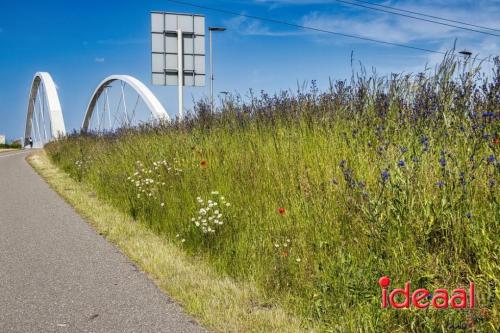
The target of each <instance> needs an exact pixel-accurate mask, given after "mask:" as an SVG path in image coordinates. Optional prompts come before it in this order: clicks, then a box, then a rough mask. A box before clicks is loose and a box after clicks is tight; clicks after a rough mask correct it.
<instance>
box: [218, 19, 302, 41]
mask: <svg viewBox="0 0 500 333" xmlns="http://www.w3.org/2000/svg"><path fill="white" fill-rule="evenodd" d="M224 24H225V25H226V26H227V27H228V28H230V31H236V32H237V33H239V34H241V35H246V36H270V37H282V36H296V35H301V34H304V32H303V31H301V30H296V29H295V30H283V29H276V28H271V27H270V26H269V25H267V24H265V23H263V22H261V21H258V20H254V19H249V18H246V17H244V16H236V17H234V18H231V19H229V20H226V21H224Z"/></svg>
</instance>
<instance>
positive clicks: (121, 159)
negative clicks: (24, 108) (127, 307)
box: [46, 62, 500, 332]
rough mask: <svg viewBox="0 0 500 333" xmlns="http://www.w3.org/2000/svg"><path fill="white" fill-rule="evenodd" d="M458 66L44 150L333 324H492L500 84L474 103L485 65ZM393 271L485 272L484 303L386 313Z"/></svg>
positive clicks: (220, 267) (357, 81)
mask: <svg viewBox="0 0 500 333" xmlns="http://www.w3.org/2000/svg"><path fill="white" fill-rule="evenodd" d="M454 66H456V65H455V64H454V63H453V62H449V63H445V64H444V65H443V66H442V67H441V68H439V69H438V72H437V73H436V75H433V76H429V77H427V79H424V78H423V77H410V76H408V77H405V76H400V77H397V78H396V79H393V80H391V81H389V80H388V79H380V78H371V79H369V78H363V77H357V78H354V79H353V81H352V82H351V85H350V87H346V85H345V84H344V85H342V84H339V83H337V84H335V85H332V88H331V90H330V91H329V92H327V93H323V94H320V93H319V92H317V90H316V89H315V88H314V87H313V90H312V91H311V93H307V94H304V93H300V94H299V95H298V96H289V95H287V94H282V95H279V96H275V97H270V96H267V95H265V94H264V95H262V96H260V97H259V98H253V99H252V100H251V103H246V104H242V103H241V102H239V101H238V100H237V99H235V100H230V101H228V102H227V103H226V106H225V108H224V110H222V113H221V114H219V115H215V116H211V115H210V114H208V113H207V112H206V105H203V103H200V104H199V106H198V115H197V117H196V118H194V119H189V120H187V121H185V122H184V123H180V124H179V123H177V124H173V125H165V126H162V127H158V128H143V129H138V130H129V131H123V132H122V133H121V134H118V135H108V136H73V137H70V138H67V139H63V140H60V141H58V142H55V143H52V144H50V145H48V146H47V147H46V151H47V152H48V154H49V156H50V157H51V158H52V160H53V161H54V162H55V163H56V164H57V165H59V166H60V167H61V168H62V169H63V170H65V171H66V172H68V173H69V174H70V175H71V176H72V177H73V178H74V179H76V180H78V181H81V182H83V183H85V184H86V185H88V186H90V187H91V188H92V189H93V190H94V191H95V192H96V193H97V195H98V197H99V198H101V199H102V200H104V201H106V202H108V203H110V204H111V205H113V206H114V207H116V208H118V209H119V210H120V211H121V212H123V213H125V214H128V215H129V216H131V217H133V218H134V219H136V220H138V221H140V222H141V223H143V224H144V225H147V226H148V227H149V228H150V229H151V230H153V231H154V232H155V233H158V234H161V235H164V236H165V237H168V238H169V239H171V240H172V241H175V242H176V244H177V245H178V247H180V248H182V249H183V250H184V251H185V252H186V253H188V254H189V255H191V256H193V257H196V258H201V259H202V260H203V261H204V262H207V263H208V264H209V265H210V266H211V267H212V268H213V269H214V270H215V271H216V272H217V273H218V274H219V276H221V277H224V276H229V277H231V278H234V279H236V280H237V281H242V282H251V283H253V284H255V285H256V286H257V288H258V289H259V290H260V291H261V292H262V293H263V294H264V295H265V297H266V298H269V299H270V300H272V302H276V303H278V304H280V305H281V306H283V307H284V308H286V309H288V311H289V313H291V314H293V315H296V316H300V317H301V318H303V320H305V321H308V322H309V323H310V324H312V325H319V326H320V327H321V329H322V330H324V331H332V332H333V331H334V332H346V331H367V332H382V331H401V332H406V331H415V332H422V331H428V332H436V331H443V332H445V331H460V330H475V331H485V332H489V331H495V327H497V326H498V323H499V315H498V305H499V302H498V296H499V292H498V289H496V287H495V286H498V283H499V282H500V281H499V276H500V266H499V263H498V259H499V258H498V257H499V244H500V242H499V239H500V232H499V231H500V228H499V225H500V205H499V202H498V200H499V199H498V198H500V188H499V186H498V182H499V181H500V171H499V170H500V163H499V162H498V159H500V154H499V151H500V147H499V145H498V135H499V132H500V127H499V114H498V112H499V110H498V104H497V102H495V98H494V97H491V96H498V94H499V89H500V88H499V86H500V85H499V84H498V77H496V78H497V81H496V82H497V83H496V84H495V77H494V79H493V83H489V82H482V83H483V84H485V86H484V87H485V88H484V90H483V94H478V96H475V95H473V91H474V89H471V87H474V85H475V84H477V85H479V83H477V81H476V80H479V78H478V76H477V75H478V74H477V73H475V72H472V73H470V74H469V73H466V74H464V76H465V79H464V77H463V76H459V74H457V72H456V70H457V69H458V67H454ZM464 73H465V72H464ZM498 73H500V71H499V72H498ZM498 75H500V74H498ZM499 77H500V76H499ZM461 78H462V79H463V80H462V81H460V79H461ZM464 91H465V92H464ZM471 108H472V110H473V112H475V113H477V114H478V115H479V116H473V115H471V113H469V111H467V110H470V109H471ZM485 112H491V114H492V115H491V116H490V114H489V113H486V116H483V117H482V116H481V114H483V113H485ZM492 157H493V160H492ZM146 179H151V180H146ZM136 182H137V183H136ZM213 191H217V192H218V193H219V194H212V192H213ZM220 196H224V200H225V201H227V202H229V203H230V206H227V205H225V204H222V201H223V200H222V199H221V198H220ZM198 197H200V198H201V200H203V205H201V204H199V203H198V201H197V200H198V199H197V198H198ZM209 199H211V200H214V201H217V202H218V206H217V207H220V208H219V210H220V213H221V214H222V217H221V218H219V220H221V221H223V224H222V225H219V224H214V223H212V221H213V220H211V221H210V222H209V226H210V228H211V229H214V230H215V232H213V233H212V232H208V233H204V232H203V230H202V228H201V226H199V227H197V226H196V224H195V223H196V222H197V221H199V220H198V216H199V210H200V208H202V207H205V206H206V205H207V202H208V200H209ZM217 207H212V209H211V211H210V212H213V211H214V210H215V209H216V208H217ZM280 208H283V209H284V211H283V210H281V211H280ZM210 212H209V215H210V214H211V213H210ZM209 215H208V216H209ZM192 218H194V219H195V221H194V222H193V221H192ZM203 218H204V217H203ZM285 245H286V246H285ZM383 275H388V276H390V277H391V279H392V281H393V284H392V285H393V286H398V287H402V286H403V284H404V282H406V281H411V282H412V288H413V290H414V289H416V288H418V287H425V288H427V289H429V290H434V289H436V288H447V289H450V290H451V289H454V288H457V287H460V286H464V285H467V284H468V282H469V281H474V282H475V284H476V290H477V292H476V293H477V297H478V307H477V308H476V309H475V310H462V311H457V310H441V311H438V310H432V309H428V310H415V309H410V310H405V311H398V310H393V309H386V310H382V309H380V287H379V286H378V283H377V281H378V279H379V277H381V276H383ZM495 296H496V298H495Z"/></svg>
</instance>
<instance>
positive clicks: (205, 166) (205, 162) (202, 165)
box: [200, 160, 207, 169]
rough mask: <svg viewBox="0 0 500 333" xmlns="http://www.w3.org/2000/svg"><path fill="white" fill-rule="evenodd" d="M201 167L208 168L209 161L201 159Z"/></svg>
mask: <svg viewBox="0 0 500 333" xmlns="http://www.w3.org/2000/svg"><path fill="white" fill-rule="evenodd" d="M200 168H202V169H206V168H207V161H205V160H201V162H200Z"/></svg>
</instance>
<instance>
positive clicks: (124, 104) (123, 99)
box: [121, 82, 130, 127]
mask: <svg viewBox="0 0 500 333" xmlns="http://www.w3.org/2000/svg"><path fill="white" fill-rule="evenodd" d="M124 85H125V83H123V82H122V84H121V86H122V101H123V111H124V112H125V121H126V122H127V127H130V119H129V118H128V113H127V103H126V102H125V91H124V89H123V86H124Z"/></svg>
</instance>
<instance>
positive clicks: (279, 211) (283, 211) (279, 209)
mask: <svg viewBox="0 0 500 333" xmlns="http://www.w3.org/2000/svg"><path fill="white" fill-rule="evenodd" d="M278 213H280V215H281V216H284V215H285V213H286V210H285V208H283V207H280V208H278Z"/></svg>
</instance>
